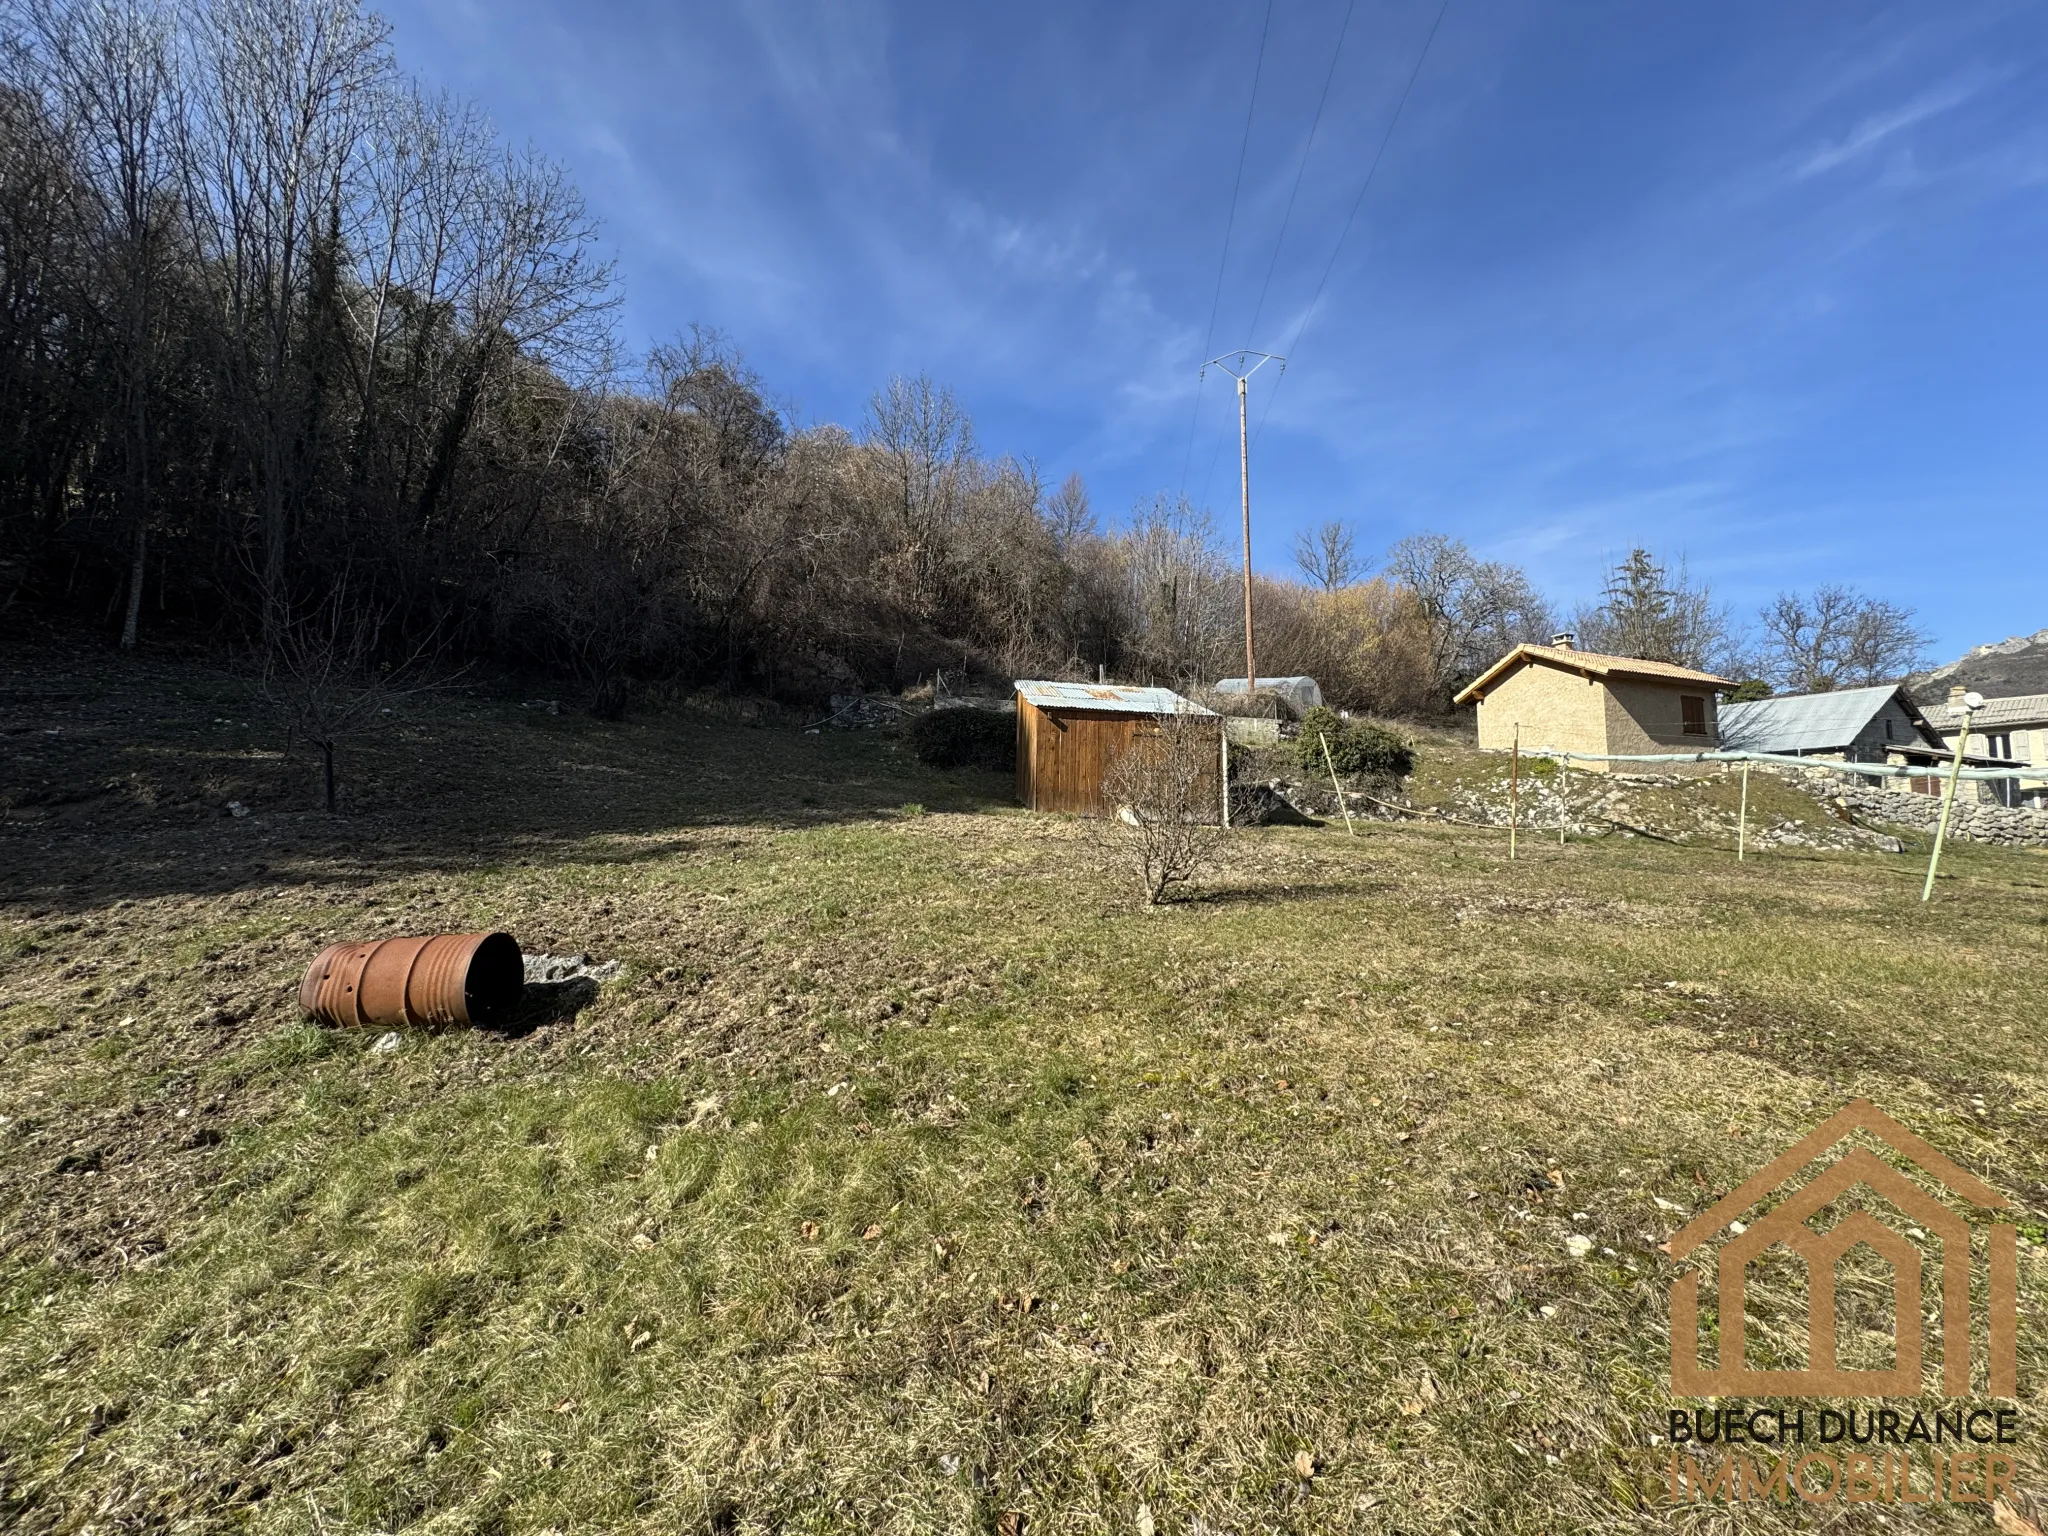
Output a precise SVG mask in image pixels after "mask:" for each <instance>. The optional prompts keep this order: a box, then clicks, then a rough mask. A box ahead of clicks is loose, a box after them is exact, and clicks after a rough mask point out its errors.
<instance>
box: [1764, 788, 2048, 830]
mask: <svg viewBox="0 0 2048 1536" xmlns="http://www.w3.org/2000/svg"><path fill="white" fill-rule="evenodd" d="M1793 771H1794V772H1795V773H1796V774H1797V775H1798V777H1800V778H1803V779H1805V780H1806V781H1807V782H1806V788H1807V790H1808V791H1809V792H1810V793H1812V794H1814V795H1816V796H1818V797H1819V798H1821V799H1823V800H1831V801H1835V802H1837V803H1839V804H1840V805H1841V806H1842V807H1843V808H1844V809H1845V810H1848V811H1849V812H1851V813H1852V814H1854V815H1855V816H1856V817H1857V819H1859V820H1862V821H1882V822H1888V823H1890V824H1891V825H1892V826H1895V827H1912V828H1914V829H1915V830H1917V831H1921V832H1932V831H1934V829H1935V828H1936V827H1938V826H1940V825H1941V796H1939V795H1910V794H1901V793H1900V792H1899V791H1897V790H1895V789H1893V790H1887V789H1882V788H1879V787H1878V781H1876V780H1871V779H1859V778H1852V777H1851V776H1850V775H1848V774H1845V773H1822V772H1812V771H1800V770H1793ZM1971 787H1972V786H1971V785H1970V784H1969V783H1968V782H1965V783H1963V784H1962V785H1960V786H1959V787H1958V789H1959V792H1958V794H1957V796H1956V809H1955V815H1954V816H1953V818H1951V820H1950V821H1949V826H1948V835H1949V839H1950V841H1952V842H1953V841H1962V842H1968V843H1998V844H2001V845H2003V846H2005V847H2008V848H2048V811H2023V810H2008V809H2006V808H2005V807H2004V806H2002V805H1992V804H1989V803H1977V804H1972V803H1970V802H1967V801H1965V800H1964V799H1963V794H1964V793H1967V792H1968V791H1969V789H1970V788H1971Z"/></svg>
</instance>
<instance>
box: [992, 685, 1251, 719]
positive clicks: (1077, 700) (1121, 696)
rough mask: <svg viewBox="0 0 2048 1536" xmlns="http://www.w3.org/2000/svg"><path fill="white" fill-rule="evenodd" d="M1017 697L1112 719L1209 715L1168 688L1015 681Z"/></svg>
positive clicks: (1029, 701)
mask: <svg viewBox="0 0 2048 1536" xmlns="http://www.w3.org/2000/svg"><path fill="white" fill-rule="evenodd" d="M1017 697H1018V698H1020V699H1023V700H1025V701H1026V702H1027V703H1029V704H1032V705H1035V706H1036V707H1037V708H1039V709H1099V710H1101V711H1102V712H1103V713H1105V714H1112V715H1213V714H1215V713H1216V711H1215V710H1213V709H1204V708H1203V707H1202V706H1201V705H1199V704H1197V703H1196V702H1195V701H1194V700H1193V699H1184V698H1182V697H1181V696H1180V695H1179V694H1177V693H1175V692H1174V691H1173V690H1172V689H1171V688H1125V687H1121V686H1119V685H1117V684H1115V683H1044V682H1033V681H1029V680H1026V679H1019V680H1018V683H1017Z"/></svg>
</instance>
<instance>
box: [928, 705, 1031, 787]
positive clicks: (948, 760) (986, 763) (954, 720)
mask: <svg viewBox="0 0 2048 1536" xmlns="http://www.w3.org/2000/svg"><path fill="white" fill-rule="evenodd" d="M908 734H909V736H910V750H911V751H912V752H914V753H915V754H916V755H917V760H918V761H919V762H920V763H924V764H927V765H928V766H930V767H933V768H986V769H988V770H989V771H990V772H992V773H1015V772H1016V771H1017V717H1016V716H1015V715H1012V714H1009V713H1007V712H1005V711H1001V710H994V709H972V708H968V709H934V710H931V711H929V712H928V713H925V714H922V715H917V716H914V717H913V718H912V719H911V722H910V726H909V733H908Z"/></svg>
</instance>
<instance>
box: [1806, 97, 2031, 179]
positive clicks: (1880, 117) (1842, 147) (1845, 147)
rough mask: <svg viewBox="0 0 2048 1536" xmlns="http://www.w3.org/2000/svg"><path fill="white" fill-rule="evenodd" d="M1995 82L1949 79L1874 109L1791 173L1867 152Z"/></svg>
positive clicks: (1815, 172)
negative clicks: (1899, 102)
mask: <svg viewBox="0 0 2048 1536" xmlns="http://www.w3.org/2000/svg"><path fill="white" fill-rule="evenodd" d="M1996 83H1997V77H1995V76H1993V75H1991V74H1989V73H1984V74H1976V75H1971V76H1967V77H1964V78H1960V79H1955V80H1950V81H1948V82H1946V83H1944V84H1942V85H1939V86H1936V87H1935V88H1933V89H1932V90H1928V91H1923V92H1922V93H1921V94H1920V95H1918V96H1916V97H1914V98H1913V99H1912V100H1911V101H1909V102H1907V103H1906V104H1905V105H1904V106H1901V107H1894V108H1892V109H1891V110H1889V111H1886V112H1878V113H1874V114H1872V115H1871V116H1869V117H1866V118H1864V119H1863V121H1861V122H1860V123H1858V124H1857V125H1856V126H1855V127H1854V128H1852V129H1850V130H1849V132H1848V133H1846V134H1845V135H1843V136H1842V137H1841V138H1840V139H1838V140H1836V141H1835V142H1834V143H1832V144H1825V145H1822V146H1821V148H1819V149H1817V150H1815V151H1814V152H1813V153H1812V154H1810V155H1808V156H1807V157H1806V158H1805V160H1804V161H1802V162H1801V163H1800V165H1799V167H1798V168H1797V169H1796V170H1795V171H1794V172H1793V175H1794V177H1795V178H1796V179H1798V180H1802V181H1803V180H1805V179H1806V178H1808V177H1811V176H1820V175H1824V174H1825V173H1827V172H1828V171H1832V170H1836V169H1838V168H1840V167H1841V166H1844V165H1847V164H1848V163H1849V162H1850V161H1852V160H1855V159H1857V158H1858V157H1860V156H1862V155H1865V154H1868V153H1869V152H1870V151H1871V150H1873V149H1875V148H1877V146H1878V145H1880V144H1882V143H1884V142H1885V141H1886V140H1887V139H1890V138H1894V137H1896V136H1897V135H1899V134H1901V133H1904V132H1905V131H1906V130H1907V129H1908V128H1912V127H1915V126H1917V125H1918V124H1920V123H1924V122H1926V121H1927V120H1928V119H1929V118H1933V117H1939V116H1941V115H1942V114H1943V113H1944V112H1952V111H1954V110H1955V109H1956V108H1957V107H1960V106H1961V105H1962V104H1963V103H1964V102H1966V101H1968V100H1970V98H1971V97H1973V96H1976V95H1978V94H1980V93H1981V92H1982V91H1984V90H1985V89H1987V88H1988V87H1990V86H1992V85H1994V84H1996Z"/></svg>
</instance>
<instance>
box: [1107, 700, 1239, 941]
mask: <svg viewBox="0 0 2048 1536" xmlns="http://www.w3.org/2000/svg"><path fill="white" fill-rule="evenodd" d="M1205 723H1206V722H1205V721H1198V720H1197V718H1196V717H1195V716H1192V715H1163V716H1161V717H1160V721H1159V734H1158V735H1157V736H1156V737H1153V738H1149V739H1148V738H1144V737H1140V738H1139V739H1138V740H1136V741H1135V742H1133V743H1132V744H1131V745H1130V746H1129V747H1127V748H1125V749H1124V751H1122V752H1121V753H1119V754H1118V755H1117V756H1116V758H1115V759H1114V760H1113V761H1112V762H1111V763H1110V765H1109V771H1108V772H1107V773H1105V774H1104V775H1103V776H1102V793H1103V798H1104V799H1105V800H1107V801H1108V802H1109V803H1110V805H1112V806H1114V807H1115V814H1114V815H1112V816H1110V817H1108V818H1106V819H1105V820H1104V821H1103V822H1102V833H1103V838H1104V846H1105V849H1106V851H1107V852H1108V853H1109V855H1110V857H1111V860H1112V862H1114V863H1116V864H1120V865H1121V866H1122V867H1123V868H1124V869H1126V870H1129V871H1130V872H1132V873H1135V874H1136V875H1137V876H1138V882H1139V886H1140V888H1141V889H1142V890H1143V891H1144V893H1145V900H1146V901H1147V902H1149V903H1151V904H1152V905H1154V906H1158V905H1160V904H1161V903H1163V902H1165V901H1167V900H1168V899H1169V898H1170V897H1171V895H1172V893H1173V890H1174V888H1175V887H1176V886H1184V885H1188V884H1190V883H1192V882H1193V881H1194V879H1195V877H1196V876H1197V875H1199V874H1200V873H1201V872H1202V870H1203V869H1204V868H1205V867H1207V866H1208V864H1209V863H1210V862H1211V861H1213V860H1214V859H1215V857H1216V855H1217V853H1218V851H1219V850H1220V848H1221V846H1222V840H1223V826H1222V816H1221V814H1220V813H1221V809H1222V807H1221V806H1220V805H1219V803H1218V801H1219V798H1220V797H1219V796H1218V793H1217V785H1216V769H1217V762H1216V733H1215V732H1214V731H1212V730H1204V729H1203V725H1204V724H1205Z"/></svg>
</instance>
